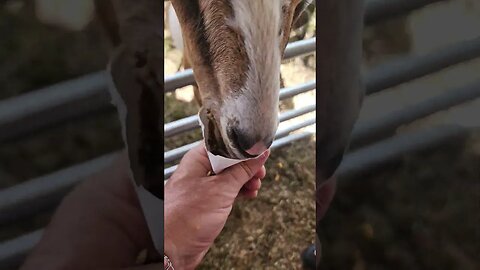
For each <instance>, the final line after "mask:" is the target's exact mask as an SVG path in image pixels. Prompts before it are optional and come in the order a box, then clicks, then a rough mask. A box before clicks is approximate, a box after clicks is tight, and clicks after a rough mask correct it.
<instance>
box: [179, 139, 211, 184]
mask: <svg viewBox="0 0 480 270" xmlns="http://www.w3.org/2000/svg"><path fill="white" fill-rule="evenodd" d="M211 170H212V166H211V165H210V160H209V159H208V155H207V150H206V149H205V143H204V142H203V141H202V142H201V143H199V144H198V145H196V146H195V147H193V148H192V149H191V150H189V151H188V152H187V153H186V154H185V155H184V156H183V158H182V160H181V161H180V164H179V165H178V168H177V170H176V171H175V172H176V173H177V171H179V172H182V173H186V174H189V175H192V176H199V177H203V176H207V173H208V172H209V171H211Z"/></svg>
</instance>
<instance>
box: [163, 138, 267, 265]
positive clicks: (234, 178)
mask: <svg viewBox="0 0 480 270" xmlns="http://www.w3.org/2000/svg"><path fill="white" fill-rule="evenodd" d="M268 156H269V151H267V152H265V153H264V154H263V155H262V156H260V157H258V158H257V159H251V160H248V161H244V162H241V163H239V164H236V165H234V166H232V167H230V168H227V169H226V170H224V171H222V172H221V173H220V174H218V175H213V176H207V173H208V171H210V170H211V166H210V162H209V160H208V156H207V153H206V150H205V146H204V144H203V143H202V144H200V145H199V146H197V147H195V148H194V149H192V150H191V151H189V152H188V153H187V154H186V155H185V156H184V158H183V159H182V161H181V162H180V164H179V166H178V168H177V170H176V171H175V173H174V174H173V175H172V177H171V178H170V180H169V181H168V183H167V184H166V186H165V246H164V249H165V254H166V255H167V256H169V258H170V259H171V260H172V262H173V265H174V266H175V267H176V268H179V269H194V268H195V267H196V266H197V265H198V264H199V263H200V261H201V260H202V258H203V257H204V256H205V254H206V253H207V251H208V249H209V248H210V246H211V245H212V244H213V241H214V240H215V238H216V237H217V236H218V235H219V234H220V232H221V230H222V229H223V227H224V225H225V223H226V220H227V218H228V216H229V214H230V212H231V210H232V205H233V203H234V201H235V199H236V198H237V197H238V196H239V195H240V196H243V197H246V198H254V197H256V196H257V193H258V190H259V189H260V186H261V179H263V178H264V177H265V174H266V171H265V167H264V166H263V164H264V163H265V161H266V160H267V158H268Z"/></svg>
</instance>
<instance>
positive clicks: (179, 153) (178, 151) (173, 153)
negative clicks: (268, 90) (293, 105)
mask: <svg viewBox="0 0 480 270" xmlns="http://www.w3.org/2000/svg"><path fill="white" fill-rule="evenodd" d="M313 124H315V118H311V119H308V120H306V121H303V122H301V123H298V124H295V125H291V126H288V127H286V128H283V129H281V130H278V131H277V133H276V134H275V139H279V138H282V137H285V136H287V135H288V134H289V133H290V132H293V131H295V130H297V129H301V128H304V127H307V126H310V125H313ZM200 142H201V141H196V142H193V143H189V144H187V145H183V146H180V147H178V148H175V149H172V150H170V151H167V152H165V153H164V155H163V160H164V161H163V162H164V164H165V163H170V162H173V161H176V160H179V159H181V158H182V157H183V155H185V154H186V153H187V152H188V151H189V150H190V149H192V148H194V147H195V146H197V145H198V144H199V143H200Z"/></svg>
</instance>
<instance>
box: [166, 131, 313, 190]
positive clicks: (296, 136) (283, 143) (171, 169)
mask: <svg viewBox="0 0 480 270" xmlns="http://www.w3.org/2000/svg"><path fill="white" fill-rule="evenodd" d="M310 136H312V133H310V132H302V133H298V134H292V135H288V136H286V137H283V138H280V139H278V140H275V141H274V142H273V143H272V146H271V147H270V149H271V150H275V149H277V148H281V147H283V146H286V145H288V144H290V143H292V142H294V141H298V140H301V139H305V138H308V137H310ZM177 167H178V165H174V166H171V167H168V168H166V169H164V170H163V175H164V178H165V179H168V178H169V177H170V176H172V174H173V173H174V172H175V170H176V169H177ZM164 181H165V183H166V182H167V180H164Z"/></svg>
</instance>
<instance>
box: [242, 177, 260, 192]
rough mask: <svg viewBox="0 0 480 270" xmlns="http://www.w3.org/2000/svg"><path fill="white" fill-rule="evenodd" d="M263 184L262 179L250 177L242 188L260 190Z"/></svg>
mask: <svg viewBox="0 0 480 270" xmlns="http://www.w3.org/2000/svg"><path fill="white" fill-rule="evenodd" d="M261 186H262V181H261V180H260V178H253V179H250V180H249V181H248V182H247V183H246V184H245V185H244V186H243V187H242V188H244V189H247V190H259V189H260V187H261Z"/></svg>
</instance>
